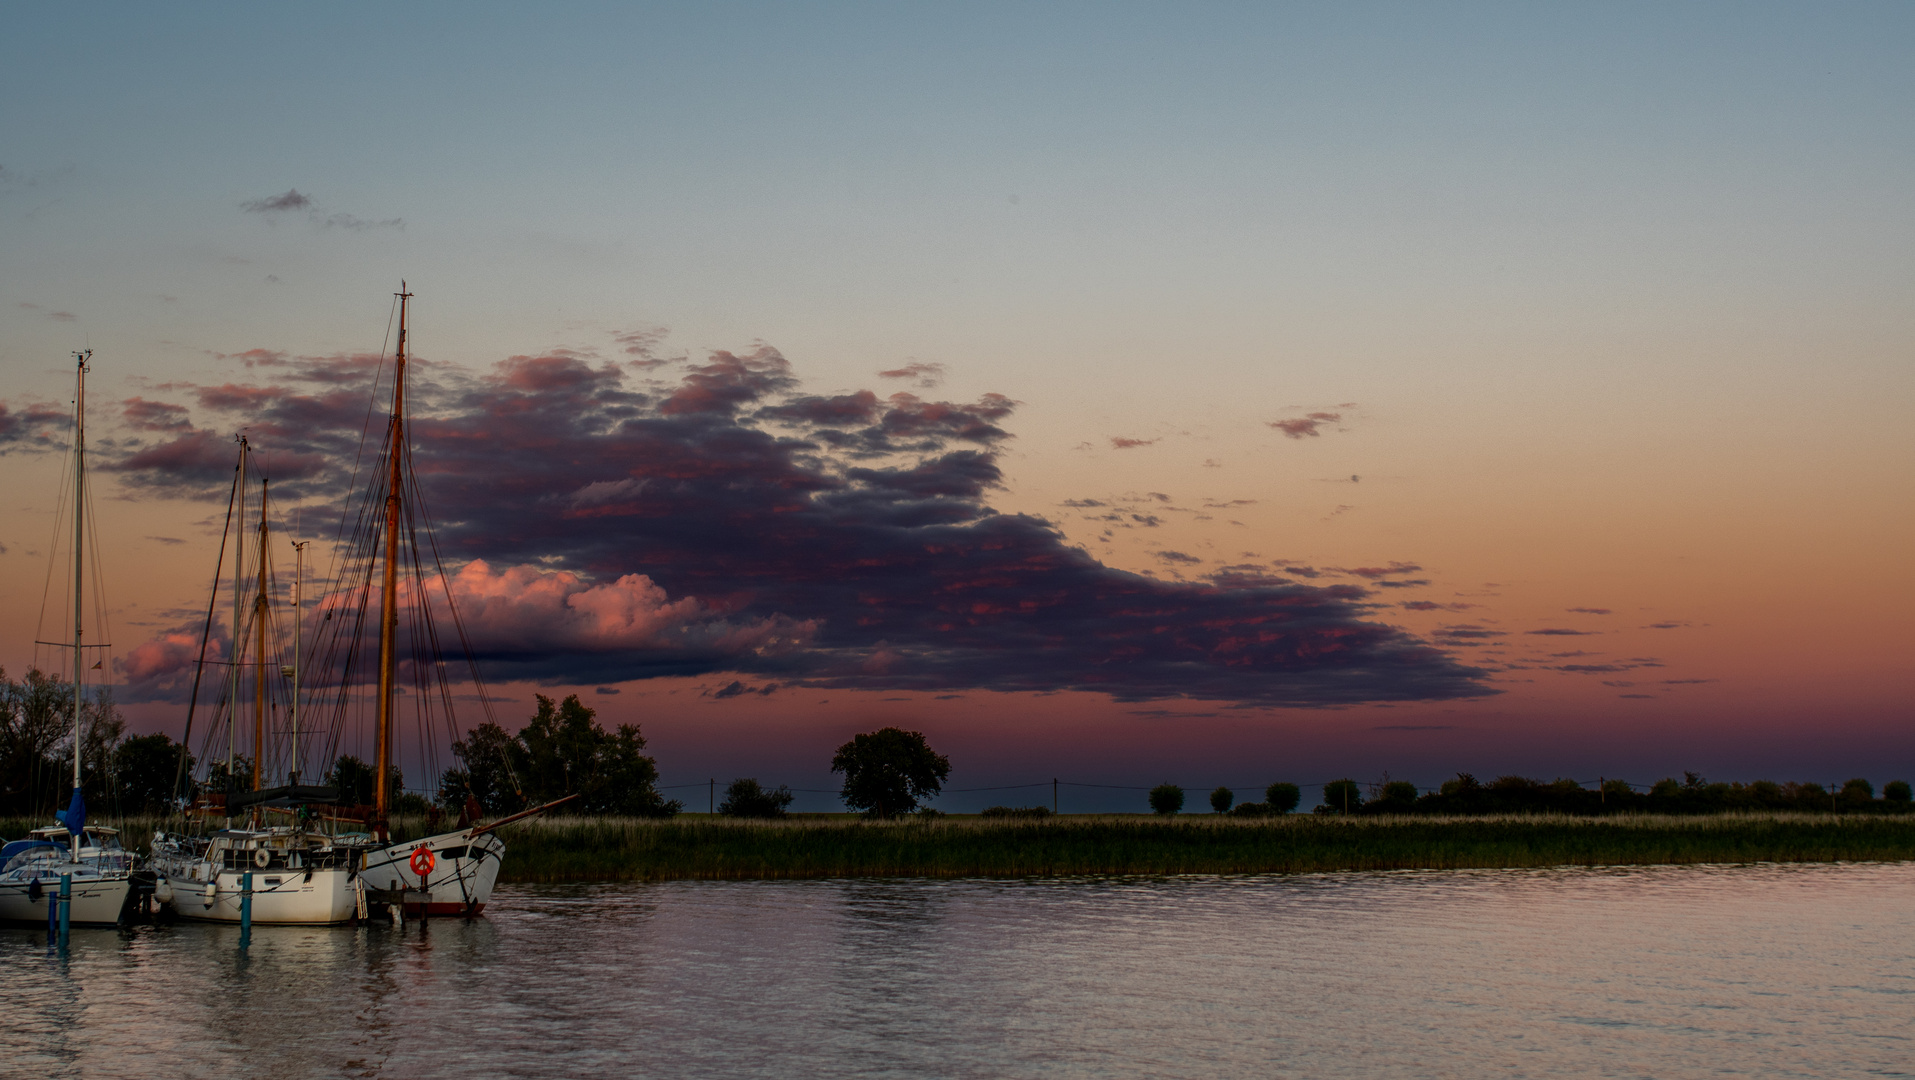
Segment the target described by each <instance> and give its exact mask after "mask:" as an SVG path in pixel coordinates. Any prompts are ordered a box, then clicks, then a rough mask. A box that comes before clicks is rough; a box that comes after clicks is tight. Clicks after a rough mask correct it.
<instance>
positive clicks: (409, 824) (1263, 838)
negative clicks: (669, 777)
mask: <svg viewBox="0 0 1915 1080" xmlns="http://www.w3.org/2000/svg"><path fill="white" fill-rule="evenodd" d="M102 823H103V824H108V823H110V824H113V825H115V826H117V827H119V828H120V830H121V836H122V838H123V840H124V842H125V843H126V846H127V847H129V848H131V849H133V850H136V851H144V850H145V849H146V847H147V845H148V842H149V841H150V839H151V837H152V835H153V830H154V829H155V828H156V827H162V826H165V827H177V825H178V820H177V819H174V820H173V821H172V822H167V821H164V820H163V819H159V818H128V819H122V820H116V821H112V822H102ZM39 824H42V823H41V822H39V821H38V820H31V821H29V820H25V819H9V820H0V837H7V838H9V839H12V838H17V837H19V836H22V835H24V834H25V833H26V831H27V830H28V829H30V828H33V827H35V826H37V825H39ZM440 827H441V828H445V827H447V826H446V825H441V826H440ZM425 831H426V822H425V821H424V819H418V820H413V819H410V818H402V819H398V820H395V822H394V833H395V834H396V835H398V836H400V837H407V836H419V835H423V834H424V832H425ZM503 835H504V838H505V841H506V844H507V853H506V858H505V864H504V867H503V870H502V873H501V875H500V880H502V881H511V882H571V881H671V880H686V879H700V880H754V879H794V878H841V877H861V878H872V877H913V878H1017V877H1070V876H1169V875H1175V874H1296V873H1322V872H1327V871H1337V870H1447V869H1471V868H1496V867H1548V866H1648V865H1658V864H1682V863H1757V862H1798V863H1826V862H1898V861H1905V860H1915V817H1902V816H1897V817H1883V816H1880V815H1873V814H1809V813H1794V812H1775V813H1730V814H1716V815H1709V816H1699V817H1672V816H1668V815H1661V814H1629V815H1615V816H1611V817H1599V818H1592V817H1572V816H1567V815H1531V814H1524V815H1506V816H1495V817H1451V818H1432V817H1413V818H1412V817H1401V818H1391V817H1359V818H1340V817H1319V816H1315V815H1307V814H1295V815H1291V816H1288V817H1283V818H1263V819H1244V818H1226V817H1212V816H1209V815H1202V816H1199V815H1194V814H1193V815H1184V816H1180V817H1174V818H1159V817H1154V816H1145V815H1126V814H1119V815H1107V816H1089V815H1086V816H1082V817H1077V816H1066V817H1060V818H1050V819H1046V820H1039V821H1031V820H1015V819H1012V820H1005V819H980V818H972V817H945V818H938V819H933V820H929V821H920V820H907V821H896V822H878V821H867V820H864V819H861V818H856V817H850V816H833V817H820V818H792V819H787V820H783V821H744V820H735V819H730V818H711V817H705V816H703V815H699V816H692V815H685V816H681V817H678V818H675V819H670V820H654V819H643V818H583V817H550V818H543V819H534V820H531V821H526V822H521V823H518V824H515V825H511V826H508V827H507V828H506V830H505V831H504V834H503Z"/></svg>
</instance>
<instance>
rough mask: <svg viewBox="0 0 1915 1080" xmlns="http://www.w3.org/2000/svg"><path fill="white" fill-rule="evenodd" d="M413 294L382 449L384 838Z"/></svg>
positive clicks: (402, 289)
mask: <svg viewBox="0 0 1915 1080" xmlns="http://www.w3.org/2000/svg"><path fill="white" fill-rule="evenodd" d="M411 298H412V294H411V293H409V292H407V291H406V283H405V282H403V281H401V282H400V283H399V346H398V350H397V353H396V354H395V359H394V360H393V365H392V422H391V425H390V428H391V435H392V442H391V445H390V446H388V447H387V448H386V453H387V456H388V457H390V458H391V466H392V469H391V472H390V473H389V474H388V475H387V480H386V485H387V486H386V567H385V578H384V585H385V589H384V592H383V594H382V595H381V596H380V599H379V752H378V753H377V754H376V755H375V758H376V761H375V764H374V766H373V767H374V768H375V769H377V770H378V771H377V772H376V773H375V774H374V775H373V781H372V790H373V832H374V835H376V836H377V837H378V838H379V839H380V840H385V839H387V828H386V816H387V811H388V804H389V797H390V796H389V792H388V790H387V789H388V787H389V783H388V778H389V776H390V774H391V771H392V727H393V723H392V719H393V718H392V695H393V689H394V684H395V681H396V680H395V679H394V677H393V676H394V668H395V665H396V661H397V656H396V653H397V650H396V648H395V645H396V641H395V638H396V637H397V635H398V631H399V605H398V599H399V597H398V592H399V519H400V517H401V514H400V509H401V503H400V497H401V492H402V491H403V490H404V479H405V478H404V472H403V462H402V460H401V459H402V457H403V456H404V454H405V445H406V301H407V300H410V299H411Z"/></svg>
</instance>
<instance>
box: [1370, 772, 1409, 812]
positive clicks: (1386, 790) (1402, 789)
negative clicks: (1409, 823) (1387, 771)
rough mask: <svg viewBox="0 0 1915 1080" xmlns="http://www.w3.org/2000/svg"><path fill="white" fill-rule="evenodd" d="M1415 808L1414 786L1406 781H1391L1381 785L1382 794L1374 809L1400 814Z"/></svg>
mask: <svg viewBox="0 0 1915 1080" xmlns="http://www.w3.org/2000/svg"><path fill="white" fill-rule="evenodd" d="M1415 807H1416V785H1415V784H1412V783H1410V782H1409V781H1407V780H1392V781H1390V782H1389V783H1387V784H1384V785H1383V793H1382V795H1381V796H1380V797H1378V799H1377V801H1376V804H1375V809H1378V810H1382V811H1385V812H1388V813H1400V812H1402V811H1405V810H1412V809H1415Z"/></svg>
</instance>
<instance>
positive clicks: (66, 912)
mask: <svg viewBox="0 0 1915 1080" xmlns="http://www.w3.org/2000/svg"><path fill="white" fill-rule="evenodd" d="M72 925H73V875H72V874H61V875H60V948H62V949H64V948H66V946H67V933H68V931H69V930H70V929H71V927H72Z"/></svg>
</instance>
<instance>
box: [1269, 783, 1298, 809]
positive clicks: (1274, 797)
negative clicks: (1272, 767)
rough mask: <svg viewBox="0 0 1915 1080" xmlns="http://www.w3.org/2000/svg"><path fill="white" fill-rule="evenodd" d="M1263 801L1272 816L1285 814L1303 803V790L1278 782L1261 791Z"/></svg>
mask: <svg viewBox="0 0 1915 1080" xmlns="http://www.w3.org/2000/svg"><path fill="white" fill-rule="evenodd" d="M1263 801H1264V802H1265V803H1267V804H1269V806H1270V812H1271V813H1273V814H1287V813H1289V812H1290V811H1292V810H1295V809H1296V808H1297V804H1298V803H1300V802H1302V801H1303V790H1302V789H1301V788H1299V787H1297V785H1295V784H1291V783H1285V782H1282V781H1279V782H1277V783H1274V784H1271V785H1270V786H1269V787H1267V788H1264V789H1263Z"/></svg>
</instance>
